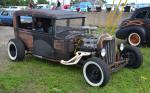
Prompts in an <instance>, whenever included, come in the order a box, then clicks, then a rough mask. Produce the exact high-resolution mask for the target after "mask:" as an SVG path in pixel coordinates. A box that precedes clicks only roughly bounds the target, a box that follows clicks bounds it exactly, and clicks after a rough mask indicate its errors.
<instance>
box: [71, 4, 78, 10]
mask: <svg viewBox="0 0 150 93" xmlns="http://www.w3.org/2000/svg"><path fill="white" fill-rule="evenodd" d="M77 9H79V4H74V5H72V6H71V7H70V10H71V11H77Z"/></svg>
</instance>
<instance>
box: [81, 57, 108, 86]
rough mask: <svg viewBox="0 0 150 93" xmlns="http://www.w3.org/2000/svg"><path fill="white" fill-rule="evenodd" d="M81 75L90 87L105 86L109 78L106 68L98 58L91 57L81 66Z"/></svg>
mask: <svg viewBox="0 0 150 93" xmlns="http://www.w3.org/2000/svg"><path fill="white" fill-rule="evenodd" d="M83 75H84V78H85V80H86V82H87V83H88V84H90V85H91V86H101V87H102V86H105V85H106V84H107V83H108V81H109V78H110V70H109V68H108V66H107V65H106V64H105V63H104V62H103V61H102V60H101V59H99V58H96V57H93V58H90V59H88V60H87V61H86V63H85V64H84V65H83Z"/></svg>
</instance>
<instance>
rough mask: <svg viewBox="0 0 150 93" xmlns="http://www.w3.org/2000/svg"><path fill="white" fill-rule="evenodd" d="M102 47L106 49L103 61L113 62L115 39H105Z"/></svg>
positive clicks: (114, 57)
mask: <svg viewBox="0 0 150 93" xmlns="http://www.w3.org/2000/svg"><path fill="white" fill-rule="evenodd" d="M104 48H105V49H106V56H105V58H104V59H105V62H106V63H107V64H112V63H114V62H115V59H116V53H115V39H113V40H109V41H105V44H104Z"/></svg>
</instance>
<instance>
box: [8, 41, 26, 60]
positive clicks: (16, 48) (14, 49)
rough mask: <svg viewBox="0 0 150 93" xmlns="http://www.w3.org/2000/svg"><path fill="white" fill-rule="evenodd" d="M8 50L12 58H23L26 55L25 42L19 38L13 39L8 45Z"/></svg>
mask: <svg viewBox="0 0 150 93" xmlns="http://www.w3.org/2000/svg"><path fill="white" fill-rule="evenodd" d="M7 52H8V56H9V58H10V59H11V60H13V61H15V60H18V61H19V60H23V59H24V56H25V47H24V44H23V43H22V42H21V41H20V40H19V39H11V40H10V41H9V42H8V45H7Z"/></svg>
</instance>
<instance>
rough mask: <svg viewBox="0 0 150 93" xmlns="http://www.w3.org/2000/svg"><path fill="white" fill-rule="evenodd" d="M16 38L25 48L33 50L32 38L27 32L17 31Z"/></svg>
mask: <svg viewBox="0 0 150 93" xmlns="http://www.w3.org/2000/svg"><path fill="white" fill-rule="evenodd" d="M18 36H19V37H20V38H21V40H22V41H23V42H24V43H25V45H26V46H27V48H28V49H29V50H31V49H32V48H33V36H32V33H31V32H29V31H18Z"/></svg>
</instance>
